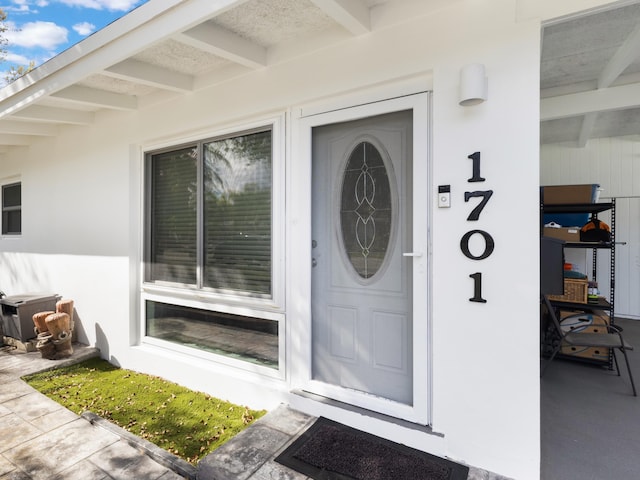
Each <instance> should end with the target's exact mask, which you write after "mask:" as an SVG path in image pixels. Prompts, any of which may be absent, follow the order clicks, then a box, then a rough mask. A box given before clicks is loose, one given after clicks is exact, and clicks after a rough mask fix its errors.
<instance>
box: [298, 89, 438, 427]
mask: <svg viewBox="0 0 640 480" xmlns="http://www.w3.org/2000/svg"><path fill="white" fill-rule="evenodd" d="M430 97H431V96H430V93H429V92H420V93H415V94H412V95H405V96H401V97H396V98H389V99H386V100H380V101H375V102H371V103H365V104H358V105H355V106H345V107H344V108H338V109H330V108H328V109H327V110H325V111H322V110H321V109H317V108H314V109H313V110H314V111H313V113H311V114H310V115H304V114H303V113H302V111H301V110H299V111H298V112H299V113H298V114H297V115H296V114H292V119H291V120H292V121H291V139H292V148H291V152H292V159H291V163H290V175H288V178H287V190H288V194H287V195H288V198H289V199H290V200H289V202H288V203H289V206H288V211H289V221H288V222H287V225H288V227H287V228H288V239H289V242H288V246H287V252H288V254H287V258H288V259H290V263H289V267H288V270H289V275H288V279H289V281H288V285H289V288H288V294H287V305H288V307H287V318H288V322H287V329H288V339H289V342H288V343H289V349H288V355H287V357H288V362H287V364H288V366H289V367H288V373H289V376H290V377H289V378H290V379H291V386H292V388H294V389H300V390H304V391H308V392H311V393H314V394H318V395H320V396H323V397H328V398H330V399H333V400H337V401H340V402H345V403H348V404H350V405H354V406H355V407H360V408H364V409H366V410H371V411H374V412H377V413H381V414H384V415H389V416H392V417H396V418H400V419H403V420H407V421H410V422H413V423H418V424H421V425H429V424H430V423H431V383H432V382H431V377H432V356H431V352H432V346H431V330H432V329H431V311H430V305H431V302H430V298H431V286H430V279H431V278H432V274H431V263H432V262H431V253H430V252H431V238H430V234H429V233H430V222H431V216H432V215H431V212H432V206H431V201H430V199H431V197H432V195H431V183H432V182H431V162H430V149H431V142H430V139H431V124H430V111H431V98H430ZM400 110H412V111H413V126H412V128H413V173H412V181H413V218H412V221H413V245H414V248H413V250H414V252H417V253H421V254H422V255H421V256H416V257H413V258H412V261H413V262H414V264H413V272H414V273H413V308H412V312H413V405H405V404H402V403H399V402H395V401H391V400H387V399H383V398H380V397H376V396H373V395H368V394H364V393H360V392H354V391H350V390H348V389H344V388H341V387H337V386H333V385H328V384H326V383H322V382H318V381H314V380H313V379H312V378H311V375H312V371H311V369H312V354H311V340H312V339H311V275H312V273H311V261H312V259H311V230H312V228H311V212H312V198H311V191H312V188H311V186H312V185H311V181H312V178H311V170H312V166H311V160H312V159H311V154H312V149H311V146H312V135H311V132H312V128H313V127H314V126H321V125H327V124H332V123H337V122H345V121H349V120H357V119H361V118H366V117H372V116H375V115H381V114H385V113H390V112H394V111H400ZM425 185H426V188H425ZM417 245H420V246H419V247H418V246H417Z"/></svg>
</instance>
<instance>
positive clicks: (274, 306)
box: [139, 114, 286, 378]
mask: <svg viewBox="0 0 640 480" xmlns="http://www.w3.org/2000/svg"><path fill="white" fill-rule="evenodd" d="M260 128H271V131H272V148H273V151H272V185H271V189H272V218H271V222H272V238H271V255H272V257H271V263H272V267H271V268H272V278H271V282H272V284H271V292H272V293H271V297H270V298H258V297H252V296H249V295H243V294H237V295H236V294H229V293H219V292H213V291H207V290H198V289H193V288H187V287H185V288H181V287H178V286H168V285H158V284H155V283H151V282H147V281H145V275H144V274H145V271H144V269H145V265H144V262H145V249H146V246H145V242H146V235H145V229H146V218H147V212H146V201H145V199H144V197H145V195H146V193H145V192H147V191H148V190H147V189H148V185H147V184H146V181H147V179H146V167H145V159H146V158H147V156H148V154H149V153H153V152H155V151H157V150H161V149H167V148H173V147H175V148H179V147H180V146H181V145H184V144H188V143H192V142H196V141H203V140H207V139H209V138H216V137H223V136H233V135H235V134H239V135H242V134H243V132H246V131H251V130H255V129H260ZM285 145H286V140H285V115H284V114H280V115H276V116H270V117H266V118H262V119H257V120H255V121H253V122H247V123H242V124H234V125H230V126H227V127H223V128H219V129H215V130H213V129H211V130H206V131H203V132H201V133H198V134H193V135H190V136H188V137H186V136H183V137H175V138H171V139H168V140H166V141H164V142H162V143H154V144H148V145H144V146H143V147H142V149H141V150H142V151H141V165H142V168H141V174H142V175H141V177H142V178H141V192H142V195H141V198H140V200H141V207H140V215H141V219H142V221H141V222H140V227H139V228H140V230H139V231H140V241H139V258H140V259H141V261H140V264H139V268H140V270H139V279H140V280H139V285H140V290H139V292H140V295H139V298H140V305H139V307H140V319H141V320H140V324H139V338H140V342H139V343H140V344H142V345H148V346H152V347H158V348H161V349H163V350H167V351H172V352H176V353H182V354H185V355H189V356H192V357H197V358H201V359H205V360H209V361H213V362H216V363H220V364H224V365H228V366H231V367H236V368H239V369H242V370H245V371H250V372H255V373H258V374H260V375H264V376H269V377H276V378H284V375H285V358H286V355H285V343H286V342H285V337H286V335H285V322H284V320H285V163H286V148H285ZM148 300H149V301H155V302H161V303H169V304H173V305H179V306H184V307H190V308H196V309H201V310H206V311H212V312H221V313H228V314H233V315H240V316H245V317H252V318H259V319H265V320H272V321H277V322H278V357H279V358H278V368H277V369H274V368H269V367H265V366H260V365H256V364H253V363H251V362H248V361H244V360H237V359H233V358H231V357H227V356H224V355H219V354H215V353H211V352H206V351H204V350H200V349H197V348H193V347H187V346H183V345H179V344H175V343H172V342H168V341H164V340H160V339H157V338H154V337H150V336H147V335H146V320H145V319H146V311H145V306H146V302H147V301H148Z"/></svg>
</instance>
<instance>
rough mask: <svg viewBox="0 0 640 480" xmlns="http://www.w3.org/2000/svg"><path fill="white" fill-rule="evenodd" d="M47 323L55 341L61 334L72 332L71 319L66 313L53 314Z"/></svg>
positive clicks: (46, 320)
mask: <svg viewBox="0 0 640 480" xmlns="http://www.w3.org/2000/svg"><path fill="white" fill-rule="evenodd" d="M45 322H46V323H47V328H48V329H49V331H50V332H51V335H53V339H54V340H57V339H58V337H59V335H60V333H61V332H63V331H67V332H68V331H69V330H70V328H69V327H70V325H69V323H70V319H69V315H68V314H66V313H52V314H51V315H49V316H48V317H47V318H46V319H45Z"/></svg>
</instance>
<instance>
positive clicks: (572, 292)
mask: <svg viewBox="0 0 640 480" xmlns="http://www.w3.org/2000/svg"><path fill="white" fill-rule="evenodd" d="M588 291H589V281H588V280H586V279H584V280H580V279H576V278H565V279H564V295H549V299H550V300H556V301H559V302H575V303H587V293H588Z"/></svg>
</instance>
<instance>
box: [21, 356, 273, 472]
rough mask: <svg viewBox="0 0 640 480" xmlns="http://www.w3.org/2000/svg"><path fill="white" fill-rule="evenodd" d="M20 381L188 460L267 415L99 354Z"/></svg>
mask: <svg viewBox="0 0 640 480" xmlns="http://www.w3.org/2000/svg"><path fill="white" fill-rule="evenodd" d="M23 379H24V380H25V381H26V382H27V383H28V384H29V385H31V386H32V387H33V388H35V389H36V390H39V391H40V392H42V393H43V394H45V395H47V396H48V397H50V398H52V399H53V400H55V401H57V402H58V403H60V404H62V405H64V406H65V407H66V408H68V409H69V410H71V411H73V412H75V413H77V414H78V415H80V414H81V413H82V412H84V411H85V410H90V411H91V412H93V413H95V414H97V415H100V416H101V417H103V418H106V419H107V420H109V421H111V422H113V423H115V424H116V425H119V426H120V427H122V428H124V429H126V430H128V431H129V432H131V433H133V434H135V435H137V436H139V437H142V438H144V439H146V440H148V441H150V442H152V443H154V444H156V445H157V446H159V447H161V448H163V449H165V450H167V451H169V452H171V453H173V454H175V455H177V456H179V457H181V458H183V459H185V460H186V461H188V462H190V463H192V464H196V463H197V462H198V460H200V459H201V458H202V457H204V456H205V455H207V454H208V453H210V452H212V451H213V450H215V449H216V448H218V447H219V446H220V445H222V444H223V443H225V442H226V441H227V440H229V439H230V438H231V437H233V436H234V435H236V434H237V433H239V432H240V431H242V430H243V429H244V428H246V427H247V426H248V425H249V424H251V423H252V422H253V421H254V420H257V419H258V418H260V417H261V416H262V415H264V414H265V413H266V412H265V411H264V410H261V411H256V410H249V409H248V408H246V407H241V406H238V405H234V404H232V403H229V402H226V401H223V400H219V399H217V398H214V397H211V396H209V395H207V394H205V393H201V392H194V391H192V390H189V389H188V388H184V387H181V386H180V385H177V384H175V383H172V382H168V381H166V380H163V379H162V378H159V377H155V376H152V375H145V374H141V373H136V372H133V371H130V370H125V369H121V368H118V367H115V366H113V365H111V364H110V363H109V362H107V361H105V360H102V359H100V358H93V359H90V360H87V361H84V362H82V363H78V364H76V365H72V366H70V367H65V368H60V369H57V370H51V371H48V372H42V373H36V374H34V375H28V376H25V377H24V378H23Z"/></svg>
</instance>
